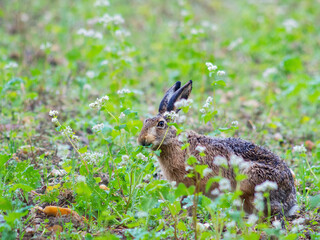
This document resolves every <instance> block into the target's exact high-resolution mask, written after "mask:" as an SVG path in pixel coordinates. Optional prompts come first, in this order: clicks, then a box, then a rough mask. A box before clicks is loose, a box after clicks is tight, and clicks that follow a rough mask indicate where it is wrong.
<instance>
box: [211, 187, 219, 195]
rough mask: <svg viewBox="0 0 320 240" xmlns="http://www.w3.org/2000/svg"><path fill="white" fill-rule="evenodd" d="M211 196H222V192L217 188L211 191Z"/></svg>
mask: <svg viewBox="0 0 320 240" xmlns="http://www.w3.org/2000/svg"><path fill="white" fill-rule="evenodd" d="M211 194H212V195H214V196H217V195H219V194H220V191H219V189H218V188H215V189H213V190H212V191H211Z"/></svg>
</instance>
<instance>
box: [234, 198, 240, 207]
mask: <svg viewBox="0 0 320 240" xmlns="http://www.w3.org/2000/svg"><path fill="white" fill-rule="evenodd" d="M232 205H233V206H236V207H241V205H242V202H241V200H240V199H236V200H234V201H233V202H232Z"/></svg>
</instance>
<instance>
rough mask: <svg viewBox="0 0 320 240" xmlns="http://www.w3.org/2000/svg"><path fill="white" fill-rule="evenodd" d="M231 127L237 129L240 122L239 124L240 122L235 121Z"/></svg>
mask: <svg viewBox="0 0 320 240" xmlns="http://www.w3.org/2000/svg"><path fill="white" fill-rule="evenodd" d="M231 125H232V126H234V127H237V126H238V125H239V122H238V121H233V122H232V123H231Z"/></svg>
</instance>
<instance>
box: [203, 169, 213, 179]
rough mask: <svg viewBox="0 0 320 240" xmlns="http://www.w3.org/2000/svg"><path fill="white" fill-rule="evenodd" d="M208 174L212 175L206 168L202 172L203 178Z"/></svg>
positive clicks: (210, 170)
mask: <svg viewBox="0 0 320 240" xmlns="http://www.w3.org/2000/svg"><path fill="white" fill-rule="evenodd" d="M210 173H212V169H210V168H206V169H204V170H203V176H204V177H206V176H208V175H209V174H210Z"/></svg>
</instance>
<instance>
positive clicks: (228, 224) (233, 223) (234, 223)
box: [226, 221, 236, 228]
mask: <svg viewBox="0 0 320 240" xmlns="http://www.w3.org/2000/svg"><path fill="white" fill-rule="evenodd" d="M235 226H236V222H235V221H231V222H228V223H227V224H226V227H227V228H233V227H235Z"/></svg>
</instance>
